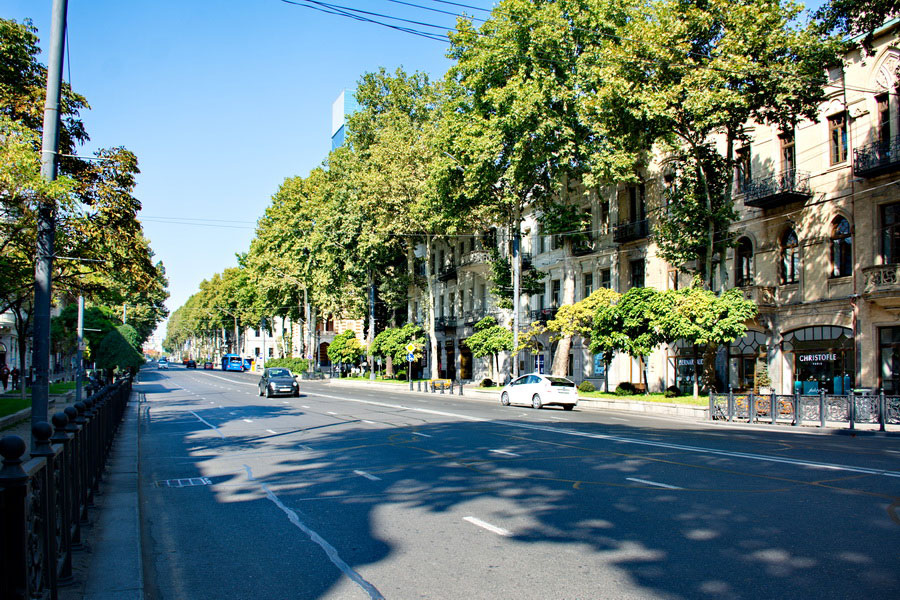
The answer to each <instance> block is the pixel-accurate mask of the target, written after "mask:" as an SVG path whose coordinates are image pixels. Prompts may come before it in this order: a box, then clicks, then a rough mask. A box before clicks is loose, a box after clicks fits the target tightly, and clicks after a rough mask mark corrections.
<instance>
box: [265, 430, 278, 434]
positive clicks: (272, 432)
mask: <svg viewBox="0 0 900 600" xmlns="http://www.w3.org/2000/svg"><path fill="white" fill-rule="evenodd" d="M266 431H268V432H269V433H271V434H272V435H278V432H277V431H272V430H271V429H266Z"/></svg>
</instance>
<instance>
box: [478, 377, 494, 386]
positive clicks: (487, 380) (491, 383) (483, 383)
mask: <svg viewBox="0 0 900 600" xmlns="http://www.w3.org/2000/svg"><path fill="white" fill-rule="evenodd" d="M480 385H481V387H485V388H487V387H494V381H493V380H492V379H491V378H490V377H485V378H484V379H482V380H481V384H480Z"/></svg>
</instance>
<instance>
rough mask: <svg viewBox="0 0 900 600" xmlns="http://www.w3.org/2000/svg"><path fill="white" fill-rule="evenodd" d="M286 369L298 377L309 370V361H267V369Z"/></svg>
mask: <svg viewBox="0 0 900 600" xmlns="http://www.w3.org/2000/svg"><path fill="white" fill-rule="evenodd" d="M269 367H286V368H288V369H290V370H291V373H293V374H294V375H297V374H299V373H303V372H304V371H306V370H307V369H309V360H307V359H305V358H270V359H269V360H267V361H266V368H269Z"/></svg>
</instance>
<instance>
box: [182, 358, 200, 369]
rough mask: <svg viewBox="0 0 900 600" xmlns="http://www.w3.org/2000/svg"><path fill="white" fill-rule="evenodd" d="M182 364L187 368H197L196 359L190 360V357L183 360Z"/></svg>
mask: <svg viewBox="0 0 900 600" xmlns="http://www.w3.org/2000/svg"><path fill="white" fill-rule="evenodd" d="M184 366H185V367H187V368H188V369H196V368H197V361H196V360H190V359H189V360H186V361H185V362H184Z"/></svg>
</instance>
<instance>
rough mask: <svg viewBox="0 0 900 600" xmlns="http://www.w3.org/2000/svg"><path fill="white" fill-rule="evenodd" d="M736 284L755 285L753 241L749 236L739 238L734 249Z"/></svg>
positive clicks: (739, 285) (742, 285)
mask: <svg viewBox="0 0 900 600" xmlns="http://www.w3.org/2000/svg"><path fill="white" fill-rule="evenodd" d="M734 285H735V286H737V287H744V286H748V285H753V243H752V242H751V241H750V239H749V238H745V237H742V238H741V239H739V240H738V243H737V248H735V250H734Z"/></svg>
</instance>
